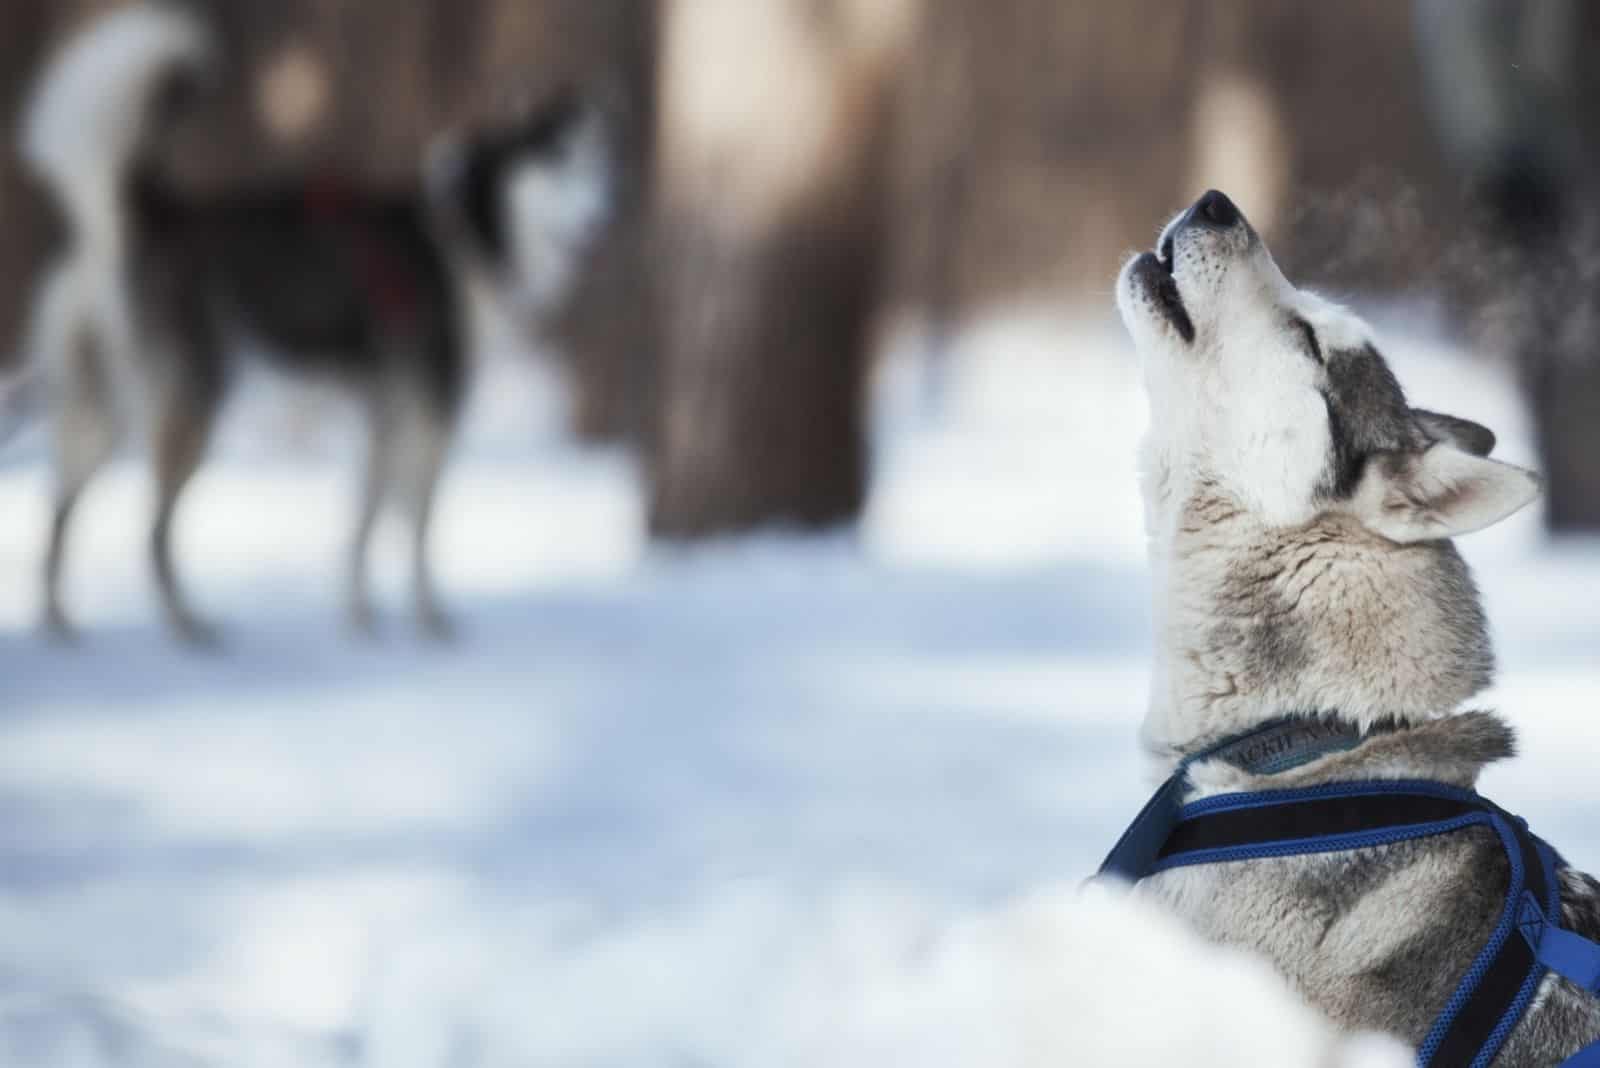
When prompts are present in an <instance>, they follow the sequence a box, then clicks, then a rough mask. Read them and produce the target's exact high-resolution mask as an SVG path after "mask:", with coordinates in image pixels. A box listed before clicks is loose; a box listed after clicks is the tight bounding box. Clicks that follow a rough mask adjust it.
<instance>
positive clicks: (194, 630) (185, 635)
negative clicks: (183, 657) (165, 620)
mask: <svg viewBox="0 0 1600 1068" xmlns="http://www.w3.org/2000/svg"><path fill="white" fill-rule="evenodd" d="M172 633H173V636H174V637H175V638H177V639H178V641H179V642H180V643H181V644H183V645H184V646H185V647H187V648H189V649H193V650H195V651H197V652H205V653H210V652H215V651H217V650H218V649H221V648H222V645H223V642H222V628H220V627H218V626H217V625H216V624H215V623H207V622H205V621H204V620H200V619H195V618H193V617H189V616H186V617H184V618H181V619H175V620H173V622H172Z"/></svg>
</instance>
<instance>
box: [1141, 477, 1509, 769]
mask: <svg viewBox="0 0 1600 1068" xmlns="http://www.w3.org/2000/svg"><path fill="white" fill-rule="evenodd" d="M1162 526H1163V527H1164V528H1158V529H1155V530H1153V531H1152V542H1151V552H1152V562H1153V564H1154V567H1155V591H1154V592H1155V621H1156V628H1157V634H1156V663H1155V669H1154V676H1153V678H1152V681H1151V689H1150V708H1149V711H1148V714H1147V716H1146V718H1145V723H1144V727H1143V730H1142V736H1143V740H1144V743H1145V745H1146V746H1147V747H1148V748H1149V749H1150V750H1151V751H1152V752H1153V753H1155V754H1158V755H1159V757H1160V758H1161V759H1162V760H1163V761H1165V762H1168V763H1175V762H1176V761H1177V760H1178V759H1179V758H1180V757H1181V756H1183V755H1187V754H1191V753H1194V752H1197V751H1199V750H1202V749H1204V748H1206V747H1207V746H1208V745H1211V744H1214V743H1215V742H1217V741H1219V740H1221V739H1224V738H1230V737H1234V736H1237V735H1242V734H1245V733H1247V732H1249V731H1251V730H1252V729H1255V728H1257V727H1259V726H1260V725H1262V724H1264V723H1268V722H1271V721H1273V720H1276V719H1280V718H1282V717H1284V716H1296V715H1315V716H1321V717H1325V718H1332V719H1337V720H1341V721H1344V722H1348V723H1353V724H1355V725H1356V726H1357V727H1359V728H1361V729H1363V730H1365V729H1368V728H1371V727H1373V726H1375V725H1378V724H1394V725H1398V726H1405V725H1408V724H1414V723H1419V722H1423V721H1426V720H1430V719H1436V718H1438V717H1440V716H1444V715H1448V714H1450V713H1451V712H1453V711H1455V710H1456V709H1457V708H1459V706H1460V705H1461V704H1462V703H1463V702H1464V701H1466V700H1468V699H1469V698H1470V697H1472V696H1473V695H1474V694H1476V693H1478V692H1479V691H1480V690H1482V689H1483V688H1484V687H1486V686H1487V685H1488V684H1489V681H1490V676H1491V674H1492V672H1493V666H1494V662H1493V654H1492V652H1491V649H1490V645H1489V639H1488V632H1487V627H1486V624H1485V621H1484V616H1483V610H1482V607H1481V605H1480V602H1479V597H1478V591H1477V589H1476V587H1475V586H1474V584H1473V582H1472V577H1471V575H1470V573H1469V572H1468V570H1467V566H1466V563H1465V562H1464V561H1463V560H1462V559H1461V556H1460V555H1459V554H1458V553H1457V552H1456V549H1455V546H1454V545H1453V544H1452V543H1451V542H1449V541H1432V542H1420V543H1415V544H1411V545H1396V544H1394V543H1393V542H1389V541H1387V540H1385V539H1383V538H1380V537H1378V536H1376V535H1374V534H1371V533H1370V532H1368V531H1367V530H1365V529H1364V528H1363V527H1362V526H1361V525H1360V524H1359V523H1357V522H1356V521H1355V520H1354V519H1352V518H1349V517H1347V516H1343V515H1339V514H1337V513H1329V514H1325V515H1323V516H1320V517H1318V518H1316V519H1314V520H1312V521H1310V522H1308V523H1305V524H1303V525H1300V526H1293V527H1273V526H1269V525H1267V524H1266V523H1264V522H1263V521H1261V520H1260V519H1259V518H1257V517H1256V516H1253V515H1252V514H1251V513H1250V512H1249V511H1248V510H1247V509H1246V508H1244V507H1243V506H1242V505H1240V504H1239V503H1238V502H1237V501H1236V500H1234V499H1232V498H1231V497H1230V496H1229V494H1228V493H1226V492H1225V491H1224V490H1222V489H1220V488H1219V487H1217V486H1216V485H1215V484H1212V483H1209V482H1206V481H1204V480H1200V481H1199V482H1197V484H1196V485H1195V486H1194V488H1192V489H1191V490H1190V491H1189V492H1188V493H1187V494H1186V495H1185V496H1184V498H1183V503H1182V504H1181V505H1180V506H1178V507H1176V508H1175V509H1173V510H1172V512H1171V513H1170V514H1169V515H1167V516H1166V517H1165V518H1164V522H1163V524H1162Z"/></svg>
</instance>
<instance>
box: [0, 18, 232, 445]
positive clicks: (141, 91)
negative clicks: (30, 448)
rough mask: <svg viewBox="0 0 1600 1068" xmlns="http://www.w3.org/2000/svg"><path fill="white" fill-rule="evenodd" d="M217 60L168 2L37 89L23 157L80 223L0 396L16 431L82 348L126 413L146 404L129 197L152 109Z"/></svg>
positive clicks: (65, 61) (78, 42)
mask: <svg viewBox="0 0 1600 1068" xmlns="http://www.w3.org/2000/svg"><path fill="white" fill-rule="evenodd" d="M211 52H212V43H211V38H210V35H209V33H207V31H206V28H205V27H204V26H203V25H202V24H201V23H200V22H199V21H198V20H197V19H196V18H195V17H194V16H192V15H190V14H188V13H186V12H183V11H181V10H179V9H177V8H176V7H168V6H164V5H161V4H159V3H140V4H134V5H132V6H129V7H123V8H119V9H117V10H116V11H113V12H111V13H110V14H108V15H104V16H102V17H100V18H98V19H96V20H94V21H93V22H91V23H90V24H89V25H88V26H87V27H86V28H85V29H83V30H82V31H80V32H79V33H77V34H76V35H74V36H73V37H71V38H69V39H68V40H67V41H66V42H65V44H63V45H62V46H61V48H60V49H59V50H58V51H57V52H56V54H55V55H54V56H53V57H51V59H50V62H49V63H48V65H47V66H46V67H45V69H44V73H43V74H42V75H41V76H40V78H39V81H38V83H37V84H36V85H35V86H34V89H33V93H32V96H31V97H30V98H29V100H28V102H27V107H26V110H25V111H24V113H23V115H22V121H21V123H20V126H21V137H20V139H19V143H18V149H19V152H20V155H21V157H22V160H23V162H24V164H25V165H26V166H27V167H28V168H29V169H30V170H32V171H33V173H34V174H35V175H36V176H37V177H38V178H40V179H41V180H42V181H43V182H44V184H45V185H46V186H47V187H48V188H49V189H50V191H51V193H52V194H54V196H55V198H56V199H57V201H58V202H59V204H60V206H61V208H62V210H63V211H64V212H65V213H66V215H67V217H68V219H69V220H70V221H71V224H72V233H73V240H72V244H71V246H70V247H69V248H68V250H67V252H66V255H65V256H63V257H62V258H61V259H60V260H59V261H58V262H57V263H55V264H54V265H52V266H51V267H49V268H48V269H47V270H46V272H45V273H44V275H43V276H42V277H41V279H40V282H39V284H38V287H37V290H36V293H35V297H34V301H33V309H32V322H31V324H30V328H29V330H28V332H27V335H26V337H25V340H24V344H25V346H26V349H25V351H24V361H25V362H24V365H23V366H22V368H21V369H20V371H18V372H17V373H16V375H15V377H14V379H13V380H12V383H11V384H10V386H8V387H7V388H6V389H5V390H3V391H0V402H3V403H0V408H3V409H4V411H0V415H3V416H7V417H8V418H5V419H4V420H3V421H4V422H6V423H7V424H8V425H15V424H16V423H18V422H20V421H24V420H25V418H26V416H27V415H28V414H29V409H30V408H32V407H34V406H35V404H34V401H35V398H36V397H37V395H38V393H39V392H40V390H41V388H49V387H50V386H51V384H52V383H58V382H59V381H60V380H61V379H62V378H63V377H64V376H67V375H68V374H69V372H68V371H67V370H66V365H67V361H68V360H70V359H71V354H72V351H73V347H74V339H76V338H84V339H85V340H88V341H90V342H92V343H93V344H95V345H96V346H97V347H98V349H99V351H100V353H101V358H102V365H101V366H102V371H103V372H104V373H106V374H108V375H109V376H110V377H111V379H112V382H113V385H114V387H117V388H116V389H115V392H116V397H117V403H118V404H133V403H137V391H135V390H134V389H132V388H131V383H132V382H133V381H134V379H135V376H133V375H132V374H131V373H129V361H130V359H131V357H132V354H133V352H134V350H135V348H136V346H135V343H134V331H133V328H132V319H131V317H130V315H129V309H128V306H127V293H126V287H125V286H124V284H123V241H124V224H123V207H124V204H123V198H122V190H123V187H124V184H125V182H126V180H127V179H128V177H129V174H130V170H131V168H132V167H133V165H134V164H135V162H136V161H137V159H138V157H139V155H140V153H141V151H143V150H144V148H145V140H146V138H148V137H150V136H151V135H152V134H154V133H156V132H157V131H155V130H153V129H152V128H151V123H152V121H153V118H154V117H153V116H152V115H151V110H152V107H153V106H154V105H155V103H156V101H155V96H156V94H157V92H158V91H159V90H160V89H161V88H162V85H163V80H164V79H166V78H167V77H169V76H170V75H171V74H173V73H175V72H177V71H180V70H183V69H184V68H189V67H194V68H198V67H202V66H204V65H206V64H207V63H208V62H209V60H210V57H211ZM52 392H54V390H53V389H52ZM3 430H4V428H3V427H0V432H3Z"/></svg>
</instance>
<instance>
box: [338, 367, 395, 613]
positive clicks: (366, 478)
mask: <svg viewBox="0 0 1600 1068" xmlns="http://www.w3.org/2000/svg"><path fill="white" fill-rule="evenodd" d="M391 409H392V405H390V404H389V402H388V401H387V399H386V398H380V399H377V400H375V401H374V402H373V404H372V407H371V411H370V412H369V413H368V434H367V462H366V470H365V472H364V473H363V475H362V481H361V503H360V505H359V510H358V511H357V513H356V525H355V530H354V532H353V533H352V535H351V538H350V554H349V557H348V560H347V562H346V572H345V610H346V614H347V619H348V620H349V624H350V629H351V630H352V631H354V632H355V633H356V634H359V635H362V636H366V637H371V636H372V635H374V634H375V633H376V632H377V614H376V613H375V612H374V611H373V608H372V593H371V589H370V583H369V581H368V574H367V557H368V551H369V549H370V548H371V544H372V531H373V528H374V527H375V526H376V525H377V521H378V513H379V511H380V510H381V508H382V506H383V499H384V495H385V491H386V490H387V489H388V487H389V482H390V480H391V478H392V477H393V469H394V449H395V435H394V414H393V411H392V410H391Z"/></svg>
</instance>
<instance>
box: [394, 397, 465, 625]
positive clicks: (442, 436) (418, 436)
mask: <svg viewBox="0 0 1600 1068" xmlns="http://www.w3.org/2000/svg"><path fill="white" fill-rule="evenodd" d="M424 410H426V409H425V408H424ZM449 445H450V433H449V428H448V426H447V425H446V424H445V423H444V421H442V420H441V419H440V418H439V417H438V416H435V415H431V414H428V415H423V416H422V417H421V418H419V419H416V420H414V421H413V425H412V426H411V428H410V432H409V433H408V434H407V435H406V442H405V454H406V461H405V462H406V470H405V472H404V474H403V480H404V494H405V502H404V503H405V507H406V511H407V513H408V515H409V518H410V520H411V593H412V603H413V605H414V606H415V611H416V618H417V623H418V625H420V626H421V628H422V631H423V633H424V634H426V635H427V636H428V637H430V638H435V639H439V640H446V639H449V638H451V637H453V636H454V627H453V626H452V624H451V622H450V618H449V616H447V615H446V614H445V612H444V610H443V609H442V608H440V606H439V598H438V594H437V592H436V591H435V589H434V584H433V569H432V567H431V566H430V563H429V556H428V539H429V532H430V529H431V528H432V525H433V502H434V495H435V492H436V490H437V488H438V484H439V472H440V470H441V469H442V468H443V466H444V459H445V453H446V451H447V450H448V448H449Z"/></svg>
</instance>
